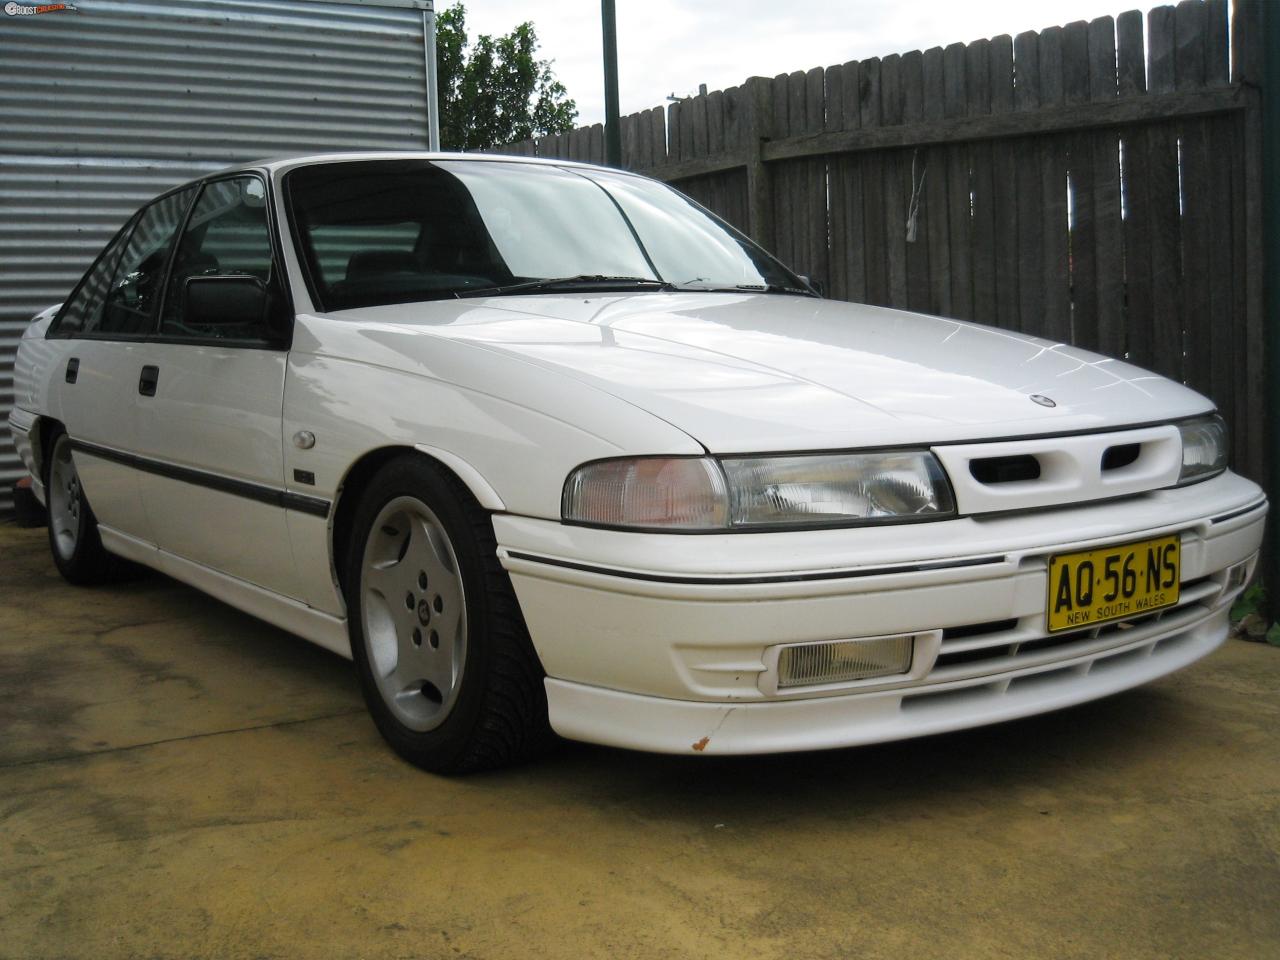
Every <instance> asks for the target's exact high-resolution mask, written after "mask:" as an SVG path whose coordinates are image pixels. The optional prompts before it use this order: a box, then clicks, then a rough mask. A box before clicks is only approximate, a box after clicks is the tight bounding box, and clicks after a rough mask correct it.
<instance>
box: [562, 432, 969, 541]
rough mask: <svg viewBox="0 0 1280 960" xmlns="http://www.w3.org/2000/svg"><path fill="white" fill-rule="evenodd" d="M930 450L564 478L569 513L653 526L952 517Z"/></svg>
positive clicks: (670, 466) (657, 466)
mask: <svg viewBox="0 0 1280 960" xmlns="http://www.w3.org/2000/svg"><path fill="white" fill-rule="evenodd" d="M954 514H955V501H954V499H953V497H952V495H951V488H950V486H949V485H948V484H947V480H946V476H945V475H944V474H943V471H942V467H941V466H940V465H939V464H938V461H937V460H936V459H935V458H934V456H933V454H931V453H929V452H928V451H923V450H920V451H905V452H904V451H893V452H887V453H835V454H813V455H803V456H792V457H734V458H730V459H725V460H721V461H716V460H712V459H709V458H689V457H637V458H633V459H624V460H602V461H598V462H596V463H588V464H586V465H584V466H582V467H579V468H578V469H577V470H575V471H574V472H573V473H572V474H571V475H570V476H569V479H568V481H567V482H566V483H565V489H564V501H563V516H564V519H565V520H567V521H571V522H575V523H586V524H592V525H596V526H608V527H632V528H637V529H651V530H678V531H715V530H766V529H777V528H781V527H795V526H849V525H853V524H862V523H892V522H895V521H902V520H936V519H940V518H943V517H949V516H954Z"/></svg>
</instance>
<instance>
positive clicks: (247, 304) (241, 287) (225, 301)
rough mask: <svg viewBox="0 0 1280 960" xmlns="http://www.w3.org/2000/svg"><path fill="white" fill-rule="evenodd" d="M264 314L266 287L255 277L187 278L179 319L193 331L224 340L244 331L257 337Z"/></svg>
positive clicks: (261, 327) (265, 309) (261, 326)
mask: <svg viewBox="0 0 1280 960" xmlns="http://www.w3.org/2000/svg"><path fill="white" fill-rule="evenodd" d="M266 312H267V285H266V284H265V283H263V282H262V281H261V280H260V279H259V278H258V277H250V276H219V277H188V278H187V282H186V286H185V288H184V292H183V315H184V316H186V318H187V321H188V322H189V323H191V324H192V325H193V326H195V327H200V328H202V329H205V330H209V331H215V330H216V331H218V332H219V333H222V334H224V335H227V336H235V335H236V334H237V332H239V331H243V330H246V329H247V330H248V331H252V333H251V334H250V335H255V334H258V335H260V334H261V332H262V329H263V321H264V318H265V316H266Z"/></svg>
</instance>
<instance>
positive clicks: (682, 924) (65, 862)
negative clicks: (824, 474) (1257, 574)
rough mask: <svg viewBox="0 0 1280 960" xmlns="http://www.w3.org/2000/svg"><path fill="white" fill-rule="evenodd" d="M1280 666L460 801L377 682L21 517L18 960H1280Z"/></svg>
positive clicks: (11, 807)
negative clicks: (393, 744) (414, 753)
mask: <svg viewBox="0 0 1280 960" xmlns="http://www.w3.org/2000/svg"><path fill="white" fill-rule="evenodd" d="M1277 691H1280V650H1276V649H1273V648H1268V647H1264V646H1258V645H1251V644H1245V643H1243V642H1240V641H1231V642H1230V643H1228V644H1227V646H1226V647H1225V648H1224V649H1223V650H1221V651H1220V652H1218V653H1217V654H1215V655H1214V656H1213V657H1211V658H1210V659H1209V660H1208V661H1206V662H1204V663H1201V664H1198V665H1196V666H1194V667H1192V668H1190V669H1189V670H1187V671H1184V672H1183V673H1182V674H1180V675H1177V676H1174V677H1172V678H1169V679H1166V680H1164V681H1161V682H1158V683H1156V684H1153V685H1151V686H1149V687H1147V688H1144V689H1142V690H1138V691H1134V692H1131V693H1128V694H1125V695H1122V696H1118V697H1114V698H1112V699H1109V700H1105V701H1102V702H1100V703H1096V704H1092V705H1089V706H1085V707H1081V708H1077V709H1074V710H1070V711H1067V712H1063V713H1058V714H1055V715H1051V716H1048V717H1042V718H1038V719H1034V720H1029V721H1021V722H1017V723H1011V724H1006V725H1003V726H999V727H995V728H989V729H986V730H979V731H973V732H969V733H964V734H956V735H950V736H945V737H936V738H932V739H926V740H918V741H912V742H907V743H901V744H894V745H886V746H881V747H874V748H864V749H858V750H848V751H842V752H836V753H823V754H811V755H802V756H789V757H772V758H748V759H734V760H725V759H715V758H698V757H655V756H643V755H637V754H631V753H623V752H620V751H612V750H605V749H598V748H594V747H585V746H577V745H566V746H565V747H564V749H562V750H561V751H559V752H558V753H557V754H556V755H555V756H553V757H552V758H550V759H549V760H547V761H545V762H543V763H541V764H539V765H537V766H533V767H525V768H522V769H518V770H512V771H506V772H502V773H497V774H488V775H483V776H475V777H470V778H466V779H459V780H448V779H443V778H440V777H435V776H431V775H428V774H425V773H422V772H420V771H418V770H416V769H414V768H411V767H409V766H407V765H405V764H404V763H402V762H400V761H399V760H398V759H396V758H395V757H394V756H393V755H392V754H391V753H390V751H389V750H387V749H386V748H385V747H384V746H383V744H382V742H381V741H380V739H379V738H378V735H377V733H376V731H375V730H374V728H373V725H372V724H371V723H370V721H369V720H368V719H367V717H366V716H365V713H364V709H363V706H362V704H361V702H360V697H359V694H358V691H357V689H356V684H355V681H354V679H353V677H352V675H351V672H350V669H349V667H348V664H347V663H346V662H345V661H343V660H340V659H339V658H337V657H335V656H333V655H331V654H328V653H326V652H324V651H322V650H320V649H318V648H316V647H312V646H310V645H308V644H306V643H304V642H303V641H301V640H297V639H295V638H293V637H291V636H289V635H287V634H284V633H281V632H279V631H277V630H274V629H272V628H270V627H267V626H264V625H262V624H260V623H258V622H256V621H254V620H252V619H250V618H248V617H246V616H242V615H241V614H239V613H236V612H235V611H233V610H231V609H230V608H228V607H225V606H223V605H221V604H219V603H217V602H216V601H213V600H210V599H208V598H206V597H204V596H203V595H201V594H199V593H196V592H195V591H193V590H189V589H187V588H186V587H183V586H181V585H179V584H176V583H174V582H173V581H170V580H167V579H164V578H162V577H159V576H152V577H150V578H148V579H144V580H141V581H139V582H136V583H132V584H128V585H125V586H122V587H116V588H111V589H96V590H81V589H75V588H72V587H70V586H67V585H66V584H64V583H63V582H62V581H61V580H60V579H59V578H58V576H57V574H56V573H55V571H54V569H53V565H52V563H51V562H50V560H49V558H48V552H47V547H46V544H45V540H44V535H43V532H42V531H38V530H37V531H29V530H18V529H16V528H14V527H13V526H10V525H3V526H0V957H6V958H23V960H26V958H40V957H85V958H95V960H96V958H114V957H149V958H169V957H172V958H205V957H207V958H219V960H235V958H274V957H316V958H326V960H328V958H346V957H369V958H373V957H425V958H436V957H440V958H448V957H476V958H506V957H511V958H522V960H526V958H537V957H569V958H584V957H607V958H633V957H636V958H647V957H680V958H683V957H733V958H753V957H761V958H788V960H789V958H807V957H860V958H862V957H867V958H872V957H884V958H890V957H893V958H901V957H948V958H950V957H1010V958H1020V960H1022V958H1037V960H1039V958H1051V957H1080V958H1091V960H1093V958H1099V957H1117V958H1143V957H1187V958H1193V957H1194V958H1199V957H1206V958H1207V957H1212V958H1227V957H1247V958H1263V957H1276V956H1280V910H1277V908H1276V897H1277V892H1278V891H1280V856H1278V854H1280V703H1278V701H1277Z"/></svg>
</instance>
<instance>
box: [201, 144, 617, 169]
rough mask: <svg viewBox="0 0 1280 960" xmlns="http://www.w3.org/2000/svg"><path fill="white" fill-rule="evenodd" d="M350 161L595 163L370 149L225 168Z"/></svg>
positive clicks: (499, 154)
mask: <svg viewBox="0 0 1280 960" xmlns="http://www.w3.org/2000/svg"><path fill="white" fill-rule="evenodd" d="M351 160H490V161H492V160H502V161H510V162H513V163H532V164H543V165H555V166H573V167H591V166H594V164H589V163H579V162H577V161H574V160H556V159H549V158H543V157H522V156H516V155H514V154H507V153H448V152H440V151H437V152H434V153H433V152H431V151H427V150H368V151H352V152H346V153H313V154H303V155H299V156H293V157H269V158H266V159H263V160H253V161H249V162H247V163H237V164H235V165H234V166H231V167H228V168H227V169H226V170H223V171H219V172H220V173H226V172H228V171H231V170H263V169H265V170H270V171H272V172H273V173H274V172H276V171H280V170H285V169H291V168H293V167H304V166H309V165H311V164H317V163H342V162H346V161H351Z"/></svg>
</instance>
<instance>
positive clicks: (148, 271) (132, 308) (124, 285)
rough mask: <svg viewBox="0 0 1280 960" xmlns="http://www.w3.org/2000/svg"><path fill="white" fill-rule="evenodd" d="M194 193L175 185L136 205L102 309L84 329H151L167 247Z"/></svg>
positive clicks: (115, 331) (139, 331) (127, 331)
mask: <svg viewBox="0 0 1280 960" xmlns="http://www.w3.org/2000/svg"><path fill="white" fill-rule="evenodd" d="M194 193H195V190H194V189H188V190H180V191H178V192H177V193H171V194H169V196H167V197H162V198H160V199H159V200H157V201H156V202H155V203H153V204H151V205H150V206H148V207H144V208H143V209H142V213H141V214H140V215H139V217H138V222H137V225H136V226H135V227H134V228H133V233H132V234H131V235H130V237H129V242H128V243H127V244H125V247H124V252H123V253H121V255H120V260H119V262H118V263H117V264H116V269H115V273H114V276H113V277H112V280H111V288H110V290H108V292H107V299H106V303H105V305H104V306H103V309H102V314H101V316H100V317H99V318H98V322H97V324H96V326H94V325H89V324H86V325H85V330H86V331H92V332H96V333H101V334H108V335H113V334H114V335H122V336H129V335H138V334H146V333H150V332H151V331H152V330H154V329H155V319H156V310H157V308H158V307H159V305H160V293H161V290H162V288H163V286H164V271H165V267H166V266H167V265H168V262H169V249H170V248H171V247H172V246H173V236H174V234H175V233H177V232H178V227H179V225H180V224H181V223H182V217H183V215H184V214H185V213H186V212H187V206H188V205H189V204H190V203H191V197H192V195H193V194H194Z"/></svg>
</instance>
